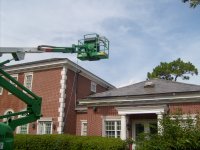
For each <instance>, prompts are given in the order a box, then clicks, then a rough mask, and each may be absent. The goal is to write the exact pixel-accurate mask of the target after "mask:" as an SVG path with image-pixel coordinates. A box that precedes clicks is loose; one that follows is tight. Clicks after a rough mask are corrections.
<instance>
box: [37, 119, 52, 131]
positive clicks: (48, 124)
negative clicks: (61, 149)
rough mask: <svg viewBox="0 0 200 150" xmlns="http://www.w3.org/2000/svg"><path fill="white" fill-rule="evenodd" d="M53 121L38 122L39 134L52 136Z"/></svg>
mask: <svg viewBox="0 0 200 150" xmlns="http://www.w3.org/2000/svg"><path fill="white" fill-rule="evenodd" d="M51 133H52V121H38V134H51Z"/></svg>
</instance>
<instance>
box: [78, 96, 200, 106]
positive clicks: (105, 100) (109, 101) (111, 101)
mask: <svg viewBox="0 0 200 150" xmlns="http://www.w3.org/2000/svg"><path fill="white" fill-rule="evenodd" d="M195 98H198V100H197V101H199V102H200V100H199V98H200V95H195V96H169V97H157V98H141V99H104V100H94V99H91V100H87V99H83V100H80V101H79V104H81V105H87V104H108V103H114V104H116V103H120V104H121V103H122V102H123V103H126V102H135V103H136V102H138V103H142V102H144V101H145V103H147V102H151V101H164V100H170V102H171V101H173V100H175V101H176V102H178V100H182V101H185V100H188V99H195Z"/></svg>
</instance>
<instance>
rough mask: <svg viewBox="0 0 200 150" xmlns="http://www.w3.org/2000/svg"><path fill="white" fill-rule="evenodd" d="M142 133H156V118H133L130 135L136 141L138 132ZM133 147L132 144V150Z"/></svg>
mask: <svg viewBox="0 0 200 150" xmlns="http://www.w3.org/2000/svg"><path fill="white" fill-rule="evenodd" d="M142 133H150V134H154V133H157V121H156V120H134V121H133V128H132V135H133V140H134V141H136V140H137V139H138V137H139V135H140V134H142ZM134 149H135V145H133V150H134Z"/></svg>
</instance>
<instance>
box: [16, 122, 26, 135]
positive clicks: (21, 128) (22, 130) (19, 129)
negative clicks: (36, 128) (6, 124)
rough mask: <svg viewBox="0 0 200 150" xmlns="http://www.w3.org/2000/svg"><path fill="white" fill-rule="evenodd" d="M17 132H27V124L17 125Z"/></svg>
mask: <svg viewBox="0 0 200 150" xmlns="http://www.w3.org/2000/svg"><path fill="white" fill-rule="evenodd" d="M17 133H18V134H28V124H24V125H21V126H19V127H18V131H17Z"/></svg>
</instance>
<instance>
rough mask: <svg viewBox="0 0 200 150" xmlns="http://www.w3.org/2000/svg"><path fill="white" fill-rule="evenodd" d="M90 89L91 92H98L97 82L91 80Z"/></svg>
mask: <svg viewBox="0 0 200 150" xmlns="http://www.w3.org/2000/svg"><path fill="white" fill-rule="evenodd" d="M90 90H91V92H94V93H96V92H97V84H96V83H95V82H93V81H91V85H90Z"/></svg>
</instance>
